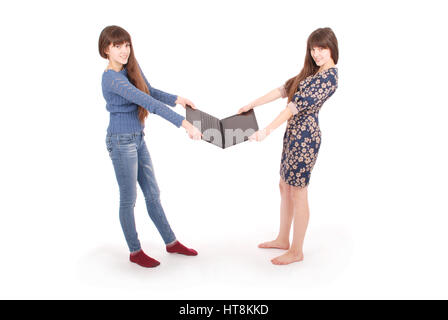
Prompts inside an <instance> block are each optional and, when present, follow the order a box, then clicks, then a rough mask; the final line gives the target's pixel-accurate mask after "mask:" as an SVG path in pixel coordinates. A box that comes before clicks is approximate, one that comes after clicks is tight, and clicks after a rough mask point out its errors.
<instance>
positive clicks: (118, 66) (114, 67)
mask: <svg viewBox="0 0 448 320" xmlns="http://www.w3.org/2000/svg"><path fill="white" fill-rule="evenodd" d="M109 69H112V70H114V71H117V72H120V71H121V70H123V65H122V64H121V63H117V62H115V61H111V60H109V65H108V66H107V69H106V70H109Z"/></svg>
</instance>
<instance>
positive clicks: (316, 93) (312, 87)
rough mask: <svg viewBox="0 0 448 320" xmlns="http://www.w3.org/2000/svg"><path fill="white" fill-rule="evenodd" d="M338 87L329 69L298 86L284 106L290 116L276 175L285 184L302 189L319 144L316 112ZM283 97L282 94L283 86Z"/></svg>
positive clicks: (307, 182)
mask: <svg viewBox="0 0 448 320" xmlns="http://www.w3.org/2000/svg"><path fill="white" fill-rule="evenodd" d="M337 87H338V70H337V68H336V67H332V68H329V69H326V70H323V71H321V72H318V73H316V74H315V75H313V76H309V77H307V78H306V79H304V80H303V81H301V82H300V83H299V88H298V91H297V92H296V93H295V95H294V97H293V99H292V101H291V102H290V103H289V104H288V107H289V108H290V109H291V111H292V113H293V116H292V117H291V118H290V119H289V120H288V124H287V126H286V131H285V134H284V136H283V151H282V157H281V165H280V176H281V177H282V179H283V180H284V181H285V182H286V183H287V184H289V185H292V186H295V187H301V188H303V187H306V186H308V184H309V182H310V175H311V171H312V170H313V167H314V165H315V163H316V159H317V154H318V152H319V147H320V143H321V131H320V128H319V119H318V115H319V111H320V108H321V107H322V105H323V104H324V102H325V101H327V99H328V98H329V97H331V96H332V95H333V93H334V92H335V91H336V88H337ZM281 89H283V96H285V94H284V87H281Z"/></svg>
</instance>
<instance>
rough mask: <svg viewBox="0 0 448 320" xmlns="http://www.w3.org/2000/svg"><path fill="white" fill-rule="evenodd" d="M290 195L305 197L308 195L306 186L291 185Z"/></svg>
mask: <svg viewBox="0 0 448 320" xmlns="http://www.w3.org/2000/svg"><path fill="white" fill-rule="evenodd" d="M291 195H292V196H293V197H294V198H296V199H297V198H305V197H306V196H307V195H308V187H293V186H291Z"/></svg>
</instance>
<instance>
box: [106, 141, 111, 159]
mask: <svg viewBox="0 0 448 320" xmlns="http://www.w3.org/2000/svg"><path fill="white" fill-rule="evenodd" d="M106 148H107V152H109V155H110V154H111V153H112V140H111V138H109V137H107V138H106Z"/></svg>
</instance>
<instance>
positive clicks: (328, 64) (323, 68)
mask: <svg viewBox="0 0 448 320" xmlns="http://www.w3.org/2000/svg"><path fill="white" fill-rule="evenodd" d="M334 66H335V64H334V62H333V60H330V61H328V62H327V63H326V64H324V65H322V66H321V67H320V68H319V71H318V72H321V71H323V70H327V69H330V68H331V67H334Z"/></svg>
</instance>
